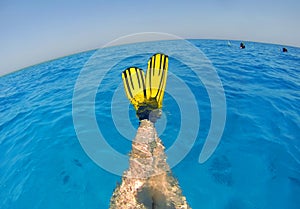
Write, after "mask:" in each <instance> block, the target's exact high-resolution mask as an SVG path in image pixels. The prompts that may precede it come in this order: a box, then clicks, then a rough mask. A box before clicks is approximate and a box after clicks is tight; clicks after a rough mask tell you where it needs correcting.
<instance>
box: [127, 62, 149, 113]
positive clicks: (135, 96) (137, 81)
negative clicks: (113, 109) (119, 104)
mask: <svg viewBox="0 0 300 209" xmlns="http://www.w3.org/2000/svg"><path fill="white" fill-rule="evenodd" d="M122 79H123V84H124V89H125V92H126V96H127V98H128V99H129V101H130V102H131V104H133V106H134V109H135V110H138V108H139V104H141V103H144V101H145V100H146V88H145V74H144V71H143V70H142V69H140V68H137V67H130V68H127V69H126V70H124V71H123V73H122Z"/></svg>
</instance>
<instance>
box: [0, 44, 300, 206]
mask: <svg viewBox="0 0 300 209" xmlns="http://www.w3.org/2000/svg"><path fill="white" fill-rule="evenodd" d="M177 42H178V41H162V42H151V43H138V44H131V45H123V46H115V47H111V48H106V49H100V50H93V51H89V52H84V53H80V54H75V55H70V56H67V57H63V58H60V59H57V60H52V61H49V62H46V63H42V64H39V65H35V66H32V67H29V68H26V69H23V70H20V71H17V72H14V73H12V74H9V75H5V76H2V77H0V208H1V209H2V208H3V209H26V208H31V209H34V208H36V209H38V208H44V209H48V208H49V209H50V208H51V209H52V208H73V209H75V208H89V209H96V208H108V207H109V200H110V196H111V195H112V192H113V189H114V188H115V186H116V184H117V182H120V180H121V177H120V175H118V173H112V172H111V171H110V170H109V169H107V168H108V167H109V166H110V165H113V166H112V169H113V170H114V169H116V168H117V169H118V168H119V169H120V170H124V169H126V167H127V166H128V164H126V163H125V164H124V163H122V162H118V161H113V162H110V159H108V158H107V156H108V155H105V150H103V149H102V150H101V148H100V147H99V150H101V153H102V154H103V157H102V155H101V153H100V155H99V158H102V159H104V158H105V159H104V161H106V162H107V164H105V165H103V166H101V165H100V166H99V163H98V164H97V163H96V162H95V161H93V160H92V159H91V158H90V157H89V156H88V155H87V153H86V152H85V151H84V149H83V148H82V146H81V143H82V141H80V140H78V133H79V132H82V133H85V132H90V131H91V132H92V131H93V130H94V127H93V125H91V126H89V124H88V125H87V124H83V125H82V127H80V124H81V123H80V122H79V123H78V122H77V121H76V120H74V95H77V96H78V99H79V102H78V100H77V107H78V106H79V107H80V108H79V110H78V111H79V112H80V114H83V115H84V114H85V113H86V114H89V112H90V111H91V108H89V107H91V105H92V106H93V107H94V109H92V113H93V114H94V117H95V118H96V123H97V129H99V130H100V132H101V133H102V136H103V138H104V139H105V140H106V144H108V145H109V146H110V147H111V148H112V149H113V150H115V151H116V152H118V153H121V154H122V156H126V155H127V154H128V152H129V151H130V149H131V140H130V139H132V138H133V137H134V134H135V132H134V131H135V129H136V128H137V127H138V121H137V119H136V118H135V114H134V111H133V108H132V107H131V106H129V102H128V101H127V99H126V97H125V94H124V92H123V89H122V88H123V87H122V79H121V72H122V71H123V70H124V69H125V68H126V67H129V66H132V65H135V66H138V67H141V68H143V69H146V66H147V60H148V58H149V57H150V56H151V55H152V54H151V50H150V51H149V48H151V47H154V46H159V47H160V50H161V51H162V52H164V51H163V49H164V48H165V49H167V48H168V46H170V44H171V45H172V46H174V45H176V44H177ZM190 43H191V44H192V45H193V46H195V47H196V48H197V49H198V50H201V51H202V53H203V57H202V58H199V57H198V56H196V55H194V54H192V53H190V51H189V50H188V49H185V48H180V46H179V47H178V51H175V52H174V57H173V56H172V54H171V55H169V56H170V61H169V78H168V79H169V80H168V82H169V83H167V87H166V94H165V99H164V106H163V112H164V114H163V117H162V119H161V122H158V124H157V129H158V132H159V134H160V138H161V139H162V141H163V142H164V144H165V146H166V149H167V150H169V149H170V148H171V147H172V146H173V145H174V144H176V140H177V138H178V136H179V135H180V133H182V131H183V130H181V129H182V128H183V127H184V126H183V125H182V124H183V123H187V124H188V127H194V126H193V124H194V123H198V122H197V121H196V119H197V117H198V116H197V115H198V114H199V117H200V122H199V124H197V125H199V127H198V126H196V129H197V130H196V138H195V141H194V142H193V143H192V146H191V147H189V146H188V145H185V144H184V142H183V143H182V142H181V144H180V147H182V149H183V150H187V152H186V155H185V156H183V159H182V160H180V161H178V162H176V163H173V164H174V165H173V164H172V162H173V161H172V157H170V163H171V164H172V171H173V174H174V175H175V176H176V177H177V178H178V180H179V184H180V186H181V188H182V190H183V194H184V195H185V196H186V197H187V200H188V202H189V204H190V205H191V207H192V208H195V209H198V208H199V209H200V208H206V209H268V208H270V209H283V208H288V209H298V208H299V205H300V199H299V194H300V49H299V48H294V47H288V50H289V52H288V53H282V52H281V51H280V50H281V48H282V47H283V46H279V45H272V44H263V43H253V42H245V44H246V49H243V50H241V49H239V42H237V41H231V46H228V44H227V41H216V40H190ZM134 50H138V51H143V50H144V51H145V53H141V54H137V55H136V56H129V55H130V53H131V52H134ZM154 50H155V47H154ZM175 55H176V57H189V59H186V60H187V62H185V63H182V62H181V60H180V59H178V58H176V59H175ZM126 56H127V57H126ZM121 57H122V59H121ZM124 57H126V58H125V59H124ZM119 58H120V59H119ZM93 59H100V63H102V64H101V66H99V65H98V64H99V63H98V62H94V61H93V62H91V60H93ZM199 59H201V60H203V61H204V62H205V63H206V64H204V65H203V68H202V66H201V65H200V66H197V68H196V69H193V67H191V66H193V64H194V63H195V62H193V60H199ZM189 61H190V63H189ZM189 64H191V65H189ZM206 65H209V66H210V67H209V68H211V69H214V70H215V71H216V73H217V75H218V76H219V79H220V81H221V83H222V86H223V89H224V96H225V98H226V103H225V104H226V109H225V110H226V121H225V122H226V123H225V128H224V132H223V134H222V137H221V140H220V143H219V144H218V146H217V148H216V150H215V152H214V153H213V154H212V155H211V156H210V158H208V160H207V161H206V162H204V163H199V162H198V159H199V154H200V152H201V149H202V147H203V144H204V142H205V139H206V137H207V136H208V134H209V130H210V128H211V126H213V125H214V124H211V121H212V111H213V110H212V108H214V107H213V105H211V102H212V100H211V98H210V96H209V93H208V91H207V88H206V87H207V86H206V84H205V82H203V80H201V79H199V78H198V77H197V73H195V72H196V71H197V70H200V71H201V69H207V66H206ZM110 66H111V67H110ZM109 67H110V68H109ZM85 69H88V72H87V73H83V71H84V70H85ZM99 72H100V74H101V72H102V74H101V75H102V76H103V79H102V81H101V80H100V79H99V77H98V76H99ZM82 75H83V77H85V80H84V81H90V82H87V83H84V82H83V83H81V85H78V79H79V77H80V76H82ZM176 79H177V80H180V82H183V83H184V84H185V88H188V89H189V91H190V92H191V93H192V95H193V96H192V97H191V98H192V99H193V101H189V98H188V97H187V92H189V91H188V90H186V89H184V88H179V87H178V86H177V85H174V84H176V82H175V81H176ZM100 81H101V82H100ZM97 82H98V83H97ZM95 84H97V85H95ZM76 85H77V87H76ZM213 85H214V84H213ZM176 87H178V88H177V89H176ZM174 88H175V90H174ZM92 89H94V90H95V89H96V90H95V95H94V100H92V101H90V100H88V99H87V98H89V96H90V94H91V92H92ZM75 91H76V92H75ZM189 102H191V103H193V104H194V105H196V107H197V108H198V110H199V112H192V113H191V112H188V111H189V108H187V110H186V108H185V109H184V107H182V106H186V105H187V106H188V107H189V105H190V103H189ZM90 103H92V104H90ZM124 107H126V108H124ZM183 109H184V110H185V111H187V112H186V113H185V112H184V111H183V112H181V111H182V110H183ZM190 111H192V110H190ZM123 113H125V116H127V117H128V118H129V120H128V121H126V120H125V119H123V115H122V114H123ZM181 113H182V114H192V116H193V115H194V117H189V118H188V119H183V118H184V117H183V115H182V114H181ZM195 121H196V122H195ZM85 122H86V121H85ZM75 123H77V124H79V125H78V126H77V127H76V124H75ZM82 123H84V122H82ZM122 124H123V125H124V126H123V125H122ZM77 128H79V129H80V128H81V130H79V131H78V129H77ZM82 129H83V130H82ZM189 131H190V132H192V131H195V130H189ZM189 131H188V133H189ZM188 133H187V134H185V135H184V137H186V140H187V142H189V143H190V141H189V139H188V137H189V134H188ZM81 136H85V135H84V134H83V135H81ZM81 140H82V139H81ZM83 140H86V139H83ZM95 149H98V147H97V146H95ZM171 154H172V153H171ZM100 160H101V159H100ZM123 160H124V159H123ZM125 161H126V158H125ZM100 164H101V163H100ZM107 166H108V167H107Z"/></svg>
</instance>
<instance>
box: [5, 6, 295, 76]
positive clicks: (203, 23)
mask: <svg viewBox="0 0 300 209" xmlns="http://www.w3.org/2000/svg"><path fill="white" fill-rule="evenodd" d="M299 11H300V1H299V0H273V1H271V0H252V1H250V0H186V1H182V0H181V1H179V0H174V1H166V0H161V1H157V0H154V1H141V0H140V1H137V0H127V1H125V0H123V1H122V0H111V1H108V0H107V1H104V0H85V1H83V0H81V1H79V0H51V1H50V0H49V1H42V0H39V1H38V0H27V1H23V0H0V75H3V74H7V73H9V72H12V71H14V70H18V69H21V68H24V67H26V66H30V65H33V64H37V63H40V62H43V61H47V60H50V59H54V58H58V57H61V56H65V55H69V54H73V53H77V52H80V51H86V50H89V49H95V48H99V47H101V46H103V45H104V44H105V43H107V42H109V41H112V40H114V39H116V38H118V37H120V36H124V35H128V34H131V33H139V32H164V33H171V34H174V35H177V36H181V37H183V38H211V39H236V40H250V41H258V42H267V43H277V44H283V45H292V46H298V47H300V38H299V37H300V27H299V20H300V12H299Z"/></svg>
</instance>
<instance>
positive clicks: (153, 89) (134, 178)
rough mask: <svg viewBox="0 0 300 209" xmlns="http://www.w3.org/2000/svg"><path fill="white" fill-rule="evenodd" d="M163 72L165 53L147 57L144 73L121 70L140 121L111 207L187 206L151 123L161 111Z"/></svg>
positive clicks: (169, 208) (177, 208)
mask: <svg viewBox="0 0 300 209" xmlns="http://www.w3.org/2000/svg"><path fill="white" fill-rule="evenodd" d="M167 72H168V56H167V55H164V54H155V55H153V56H152V57H151V58H150V59H149V61H148V69H147V72H146V77H145V76H144V73H143V71H142V70H141V69H139V68H136V67H131V68H127V69H126V70H125V71H123V73H122V79H123V84H124V89H125V93H126V95H127V98H128V99H129V101H130V102H131V104H132V105H133V106H134V108H135V110H136V115H137V117H138V118H139V120H140V125H139V128H138V130H137V134H136V137H135V139H134V140H133V142H132V150H131V152H130V159H129V161H130V162H129V168H128V170H127V171H125V172H124V174H123V177H122V182H121V184H120V185H118V186H117V187H116V188H115V190H114V192H113V195H112V197H111V201H110V208H111V209H117V208H120V209H121V208H124V209H154V208H155V209H187V208H190V206H189V205H188V203H187V201H186V198H185V197H184V196H183V194H182V191H181V189H180V187H179V184H178V181H177V180H176V179H175V178H174V177H173V175H172V172H171V170H170V167H169V165H168V164H167V161H166V160H167V156H166V154H165V152H164V151H165V147H164V145H163V143H162V141H161V140H160V139H159V137H158V136H157V132H156V129H155V126H154V123H155V122H156V120H157V119H158V118H159V117H160V114H161V108H162V101H163V96H164V91H165V87H166V80H167Z"/></svg>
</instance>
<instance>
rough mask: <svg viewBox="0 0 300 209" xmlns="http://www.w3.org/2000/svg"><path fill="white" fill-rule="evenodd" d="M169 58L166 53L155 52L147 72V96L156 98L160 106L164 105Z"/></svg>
mask: <svg viewBox="0 0 300 209" xmlns="http://www.w3.org/2000/svg"><path fill="white" fill-rule="evenodd" d="M168 64H169V58H168V56H167V55H165V54H154V55H153V56H152V57H151V58H150V59H149V61H148V69H147V73H146V98H147V99H148V100H149V99H152V98H154V99H156V101H157V103H158V108H161V107H162V101H163V97H164V91H165V87H166V82H167V74H168Z"/></svg>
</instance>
